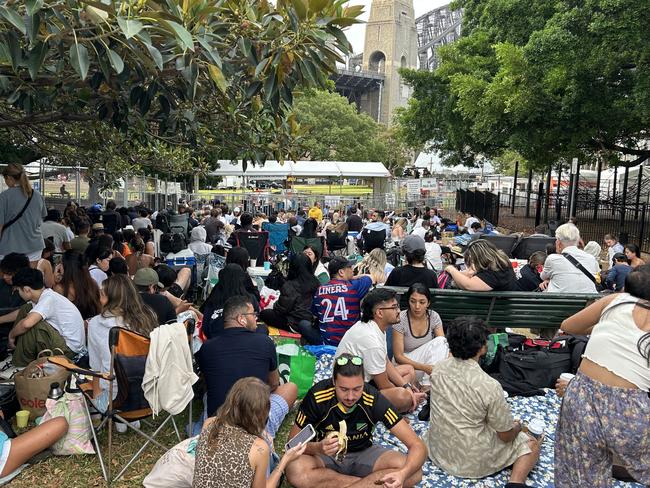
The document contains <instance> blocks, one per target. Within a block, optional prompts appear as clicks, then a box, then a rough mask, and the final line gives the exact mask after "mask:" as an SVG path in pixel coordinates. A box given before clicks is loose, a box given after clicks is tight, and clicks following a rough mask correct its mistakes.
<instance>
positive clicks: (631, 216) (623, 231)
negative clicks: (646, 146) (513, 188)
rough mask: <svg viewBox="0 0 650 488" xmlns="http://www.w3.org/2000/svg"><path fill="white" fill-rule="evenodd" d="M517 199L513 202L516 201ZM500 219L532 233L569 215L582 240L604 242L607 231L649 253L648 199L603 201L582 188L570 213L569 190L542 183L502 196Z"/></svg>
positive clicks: (517, 229) (504, 223)
mask: <svg viewBox="0 0 650 488" xmlns="http://www.w3.org/2000/svg"><path fill="white" fill-rule="evenodd" d="M513 198H514V201H513ZM500 206H501V209H500V220H501V222H502V225H503V226H504V227H507V228H509V229H510V230H513V231H523V232H533V231H534V229H535V227H536V226H538V225H544V226H545V227H546V228H550V229H551V230H552V229H554V228H555V227H557V225H559V224H561V223H563V222H566V221H568V220H569V218H570V217H575V218H576V220H577V224H578V228H579V229H580V235H581V237H582V239H583V241H585V242H588V241H596V242H599V243H601V242H602V240H603V237H604V235H605V234H612V235H614V236H617V237H618V239H619V241H620V242H621V243H622V244H627V243H631V244H636V245H638V246H639V248H640V249H641V251H643V252H645V253H650V211H649V210H650V209H648V203H647V202H639V204H638V205H637V204H636V203H633V204H624V203H623V202H622V200H616V199H615V200H602V199H599V198H597V195H596V193H595V192H594V191H593V190H590V189H585V188H579V189H578V191H577V194H576V197H575V202H574V204H573V205H572V207H573V215H571V210H570V201H569V195H568V194H567V192H561V193H559V194H558V193H557V192H555V191H552V192H551V193H550V194H548V195H547V193H546V192H545V191H544V188H543V186H541V185H540V187H539V188H538V189H537V191H536V192H534V193H532V192H531V193H523V192H518V193H517V194H516V195H512V194H509V195H504V194H501V196H500Z"/></svg>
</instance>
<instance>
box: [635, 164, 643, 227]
mask: <svg viewBox="0 0 650 488" xmlns="http://www.w3.org/2000/svg"><path fill="white" fill-rule="evenodd" d="M642 179H643V163H641V164H640V165H639V172H638V174H637V175H636V205H634V220H638V218H639V203H640V202H641V180H642Z"/></svg>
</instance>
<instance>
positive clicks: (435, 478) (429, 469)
mask: <svg viewBox="0 0 650 488" xmlns="http://www.w3.org/2000/svg"><path fill="white" fill-rule="evenodd" d="M332 359H333V356H331V355H330V354H323V355H322V356H320V358H319V360H318V362H317V363H316V376H315V378H314V381H320V380H323V379H325V378H329V377H331V375H332ZM508 403H509V404H510V408H511V409H512V413H513V416H514V417H515V418H519V419H521V420H522V421H523V422H527V421H528V420H530V419H532V418H533V417H538V418H543V419H544V421H545V423H546V425H547V428H546V437H545V440H544V443H543V445H542V452H541V455H540V459H539V462H538V463H537V465H536V466H535V469H533V471H532V472H531V473H530V475H529V476H528V484H529V485H532V486H535V487H538V488H550V487H553V486H554V484H553V445H554V442H555V425H556V424H557V417H558V413H559V410H560V399H559V398H558V396H557V395H556V394H555V391H553V390H549V391H548V392H547V393H546V395H545V396H535V397H529V398H524V397H514V398H509V399H508ZM407 418H408V419H409V422H410V423H411V426H412V427H413V429H414V430H415V432H416V433H417V434H418V435H419V436H420V437H421V438H424V437H425V434H426V431H427V422H421V421H419V420H418V418H417V415H416V414H409V415H407ZM374 441H375V442H376V443H378V444H380V445H382V446H386V447H389V448H391V449H395V450H399V451H402V452H406V447H405V446H404V444H402V443H401V442H400V441H399V440H398V439H397V438H396V437H395V436H393V435H392V434H391V433H390V432H389V431H387V430H386V429H385V428H384V425H383V424H381V423H379V424H377V428H376V429H375V436H374ZM422 470H423V473H424V476H423V479H422V482H421V483H420V484H419V485H418V486H421V487H427V488H429V487H440V488H452V487H453V488H466V487H474V488H497V487H502V486H505V485H506V483H507V481H508V477H509V475H510V470H504V471H501V472H500V473H497V474H496V475H494V476H488V477H487V478H483V479H480V480H470V479H463V478H457V477H455V476H450V475H448V474H446V473H445V472H444V471H442V470H441V469H439V468H438V467H436V466H435V465H434V464H433V463H432V462H431V461H429V460H427V461H426V462H425V463H424V466H423V468H422ZM612 486H615V487H617V488H643V485H641V484H638V483H624V482H621V481H617V482H615V483H614V484H613V485H612Z"/></svg>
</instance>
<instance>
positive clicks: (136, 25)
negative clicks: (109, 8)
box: [117, 17, 144, 39]
mask: <svg viewBox="0 0 650 488" xmlns="http://www.w3.org/2000/svg"><path fill="white" fill-rule="evenodd" d="M117 25H119V26H120V29H121V30H122V32H123V33H124V36H125V37H126V38H127V39H131V38H132V37H133V36H135V35H137V34H138V32H140V31H141V30H142V29H144V26H143V25H142V22H140V21H139V20H133V19H125V18H124V17H118V18H117Z"/></svg>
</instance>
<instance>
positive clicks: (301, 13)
mask: <svg viewBox="0 0 650 488" xmlns="http://www.w3.org/2000/svg"><path fill="white" fill-rule="evenodd" d="M292 3H293V8H294V9H296V14H298V18H299V19H304V18H305V17H307V8H306V7H305V3H304V2H303V1H302V0H292Z"/></svg>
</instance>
